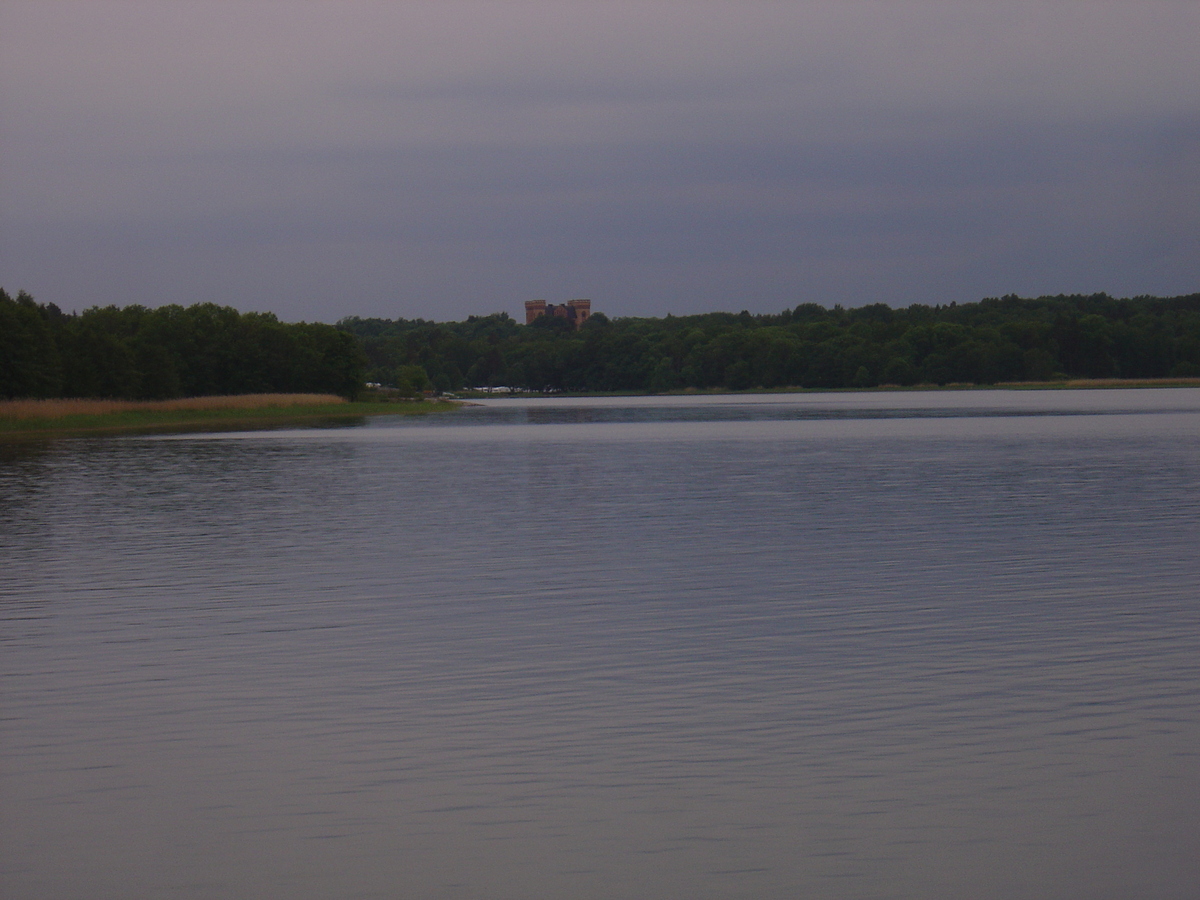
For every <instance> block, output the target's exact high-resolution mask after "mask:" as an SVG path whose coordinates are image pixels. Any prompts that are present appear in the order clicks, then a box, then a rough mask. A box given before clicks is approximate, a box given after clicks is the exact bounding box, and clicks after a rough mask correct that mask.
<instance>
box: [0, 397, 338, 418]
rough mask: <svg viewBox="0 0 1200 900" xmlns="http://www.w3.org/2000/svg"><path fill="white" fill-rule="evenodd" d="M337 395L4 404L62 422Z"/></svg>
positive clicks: (325, 400) (332, 400) (10, 414)
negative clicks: (63, 420)
mask: <svg viewBox="0 0 1200 900" xmlns="http://www.w3.org/2000/svg"><path fill="white" fill-rule="evenodd" d="M345 402H346V400H345V398H344V397H338V396H337V395H336V394H240V395H237V396H233V397H182V398H180V399H178V400H83V399H64V400H0V418H3V419H62V418H66V417H67V416H103V415H111V414H113V413H126V412H188V411H200V410H203V411H220V410H230V411H238V410H250V409H267V408H287V407H293V406H332V405H335V404H342V403H345Z"/></svg>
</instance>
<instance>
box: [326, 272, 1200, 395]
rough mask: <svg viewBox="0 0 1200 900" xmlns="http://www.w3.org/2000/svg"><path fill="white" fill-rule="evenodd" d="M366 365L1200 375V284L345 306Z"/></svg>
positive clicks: (561, 380) (372, 376)
mask: <svg viewBox="0 0 1200 900" xmlns="http://www.w3.org/2000/svg"><path fill="white" fill-rule="evenodd" d="M338 327H339V328H341V329H343V330H344V331H346V332H348V333H350V334H353V335H355V336H356V337H357V338H358V339H359V340H360V341H361V344H362V347H363V350H364V351H365V352H366V355H367V357H368V359H369V365H368V369H367V377H368V379H369V380H371V381H377V382H379V383H381V384H384V385H389V386H398V387H400V388H402V389H404V390H414V389H419V388H421V387H429V386H432V387H433V388H435V389H440V390H451V389H456V388H460V387H474V386H499V385H508V386H511V387H520V388H528V389H533V390H561V391H651V392H661V391H669V390H677V389H681V388H688V387H692V388H701V389H703V388H728V389H733V390H744V389H749V388H777V387H805V388H840V387H876V386H879V385H914V384H938V385H944V384H950V383H972V384H995V383H997V382H1010V381H1051V380H1055V379H1066V378H1166V377H1196V376H1200V294H1192V295H1189V296H1185V297H1173V298H1156V297H1136V298H1133V299H1114V298H1112V297H1109V296H1108V295H1106V294H1094V295H1090V296H1078V295H1077V296H1057V297H1039V298H1037V299H1026V298H1021V297H1016V296H1007V297H1003V298H999V299H986V300H983V301H982V302H979V303H966V304H961V305H960V304H956V303H951V304H950V305H949V306H925V305H920V304H918V305H913V306H910V307H907V308H905V309H892V308H891V307H889V306H886V305H884V304H875V305H872V306H864V307H859V308H855V309H843V308H842V307H840V306H835V307H834V308H833V309H827V308H825V307H823V306H819V305H817V304H812V303H808V304H804V305H802V306H798V307H796V308H795V309H791V310H785V311H784V312H782V313H780V314H778V315H757V316H756V315H751V314H750V313H748V312H742V313H737V314H734V313H708V314H705V315H695V316H678V317H676V316H667V317H666V318H664V319H650V318H623V319H614V320H609V319H608V318H607V317H605V316H604V315H603V314H599V313H598V314H595V315H593V316H592V317H591V318H590V319H589V320H588V321H587V323H586V324H585V325H584V326H583V327H582V328H581V329H579V330H578V331H576V330H574V328H573V327H572V326H571V325H570V324H569V323H568V322H566V321H565V320H563V319H557V318H552V317H542V318H540V319H538V320H536V321H535V322H534V323H533V324H532V325H529V326H525V325H519V324H517V323H516V322H515V321H513V319H512V318H510V317H509V316H508V315H507V314H504V313H500V314H497V315H492V316H472V317H470V318H469V319H467V321H466V322H450V323H436V322H427V321H423V320H419V319H418V320H406V319H396V320H394V321H393V320H388V319H362V318H357V317H353V318H348V319H343V320H342V321H341V322H339V323H338Z"/></svg>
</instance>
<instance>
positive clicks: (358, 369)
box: [0, 289, 365, 400]
mask: <svg viewBox="0 0 1200 900" xmlns="http://www.w3.org/2000/svg"><path fill="white" fill-rule="evenodd" d="M364 362H365V360H364V358H363V355H362V351H361V350H360V348H359V346H358V342H357V341H356V340H355V339H354V337H353V336H351V335H350V334H349V333H347V332H346V331H345V330H343V329H339V328H335V327H334V326H332V325H307V324H293V325H289V324H284V323H283V322H280V321H278V320H277V319H276V318H275V316H273V315H271V314H270V313H239V312H238V311H237V310H236V309H231V308H229V307H222V306H217V305H216V304H214V303H201V304H197V305H195V306H190V307H187V308H184V307H182V306H163V307H159V308H158V309H146V308H145V307H142V306H126V307H124V308H118V307H115V306H109V307H103V308H93V309H89V310H87V311H85V312H83V313H80V314H78V315H68V314H65V313H63V312H61V311H60V310H59V308H58V307H57V306H55V305H54V304H52V303H50V304H39V303H36V302H34V300H33V298H32V297H30V296H29V295H28V294H25V293H24V292H22V293H19V294H18V295H17V296H16V298H15V299H14V298H12V297H10V296H9V295H8V294H7V293H5V292H4V291H3V289H0V397H109V398H129V399H138V400H161V399H169V398H174V397H200V396H210V395H219V394H257V393H334V394H341V395H343V396H346V397H353V396H354V395H356V394H357V393H358V392H359V391H360V390H361V388H362V385H363V380H364V379H363V371H364Z"/></svg>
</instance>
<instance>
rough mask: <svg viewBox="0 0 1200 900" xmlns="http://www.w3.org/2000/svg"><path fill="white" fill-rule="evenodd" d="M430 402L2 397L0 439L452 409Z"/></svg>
mask: <svg viewBox="0 0 1200 900" xmlns="http://www.w3.org/2000/svg"><path fill="white" fill-rule="evenodd" d="M457 405H458V404H455V403H452V402H449V401H433V400H412V401H396V400H379V399H370V400H366V401H362V402H357V403H355V402H349V401H347V400H345V399H344V398H342V397H337V396H334V395H333V394H249V395H242V396H236V397H188V398H185V399H181V400H146V401H137V400H3V401H0V440H5V439H20V438H27V437H46V436H53V435H67V434H101V433H115V432H155V431H243V430H248V429H258V428H277V427H282V426H287V425H314V424H324V423H330V424H336V423H339V422H346V421H352V420H354V419H358V418H362V417H363V416H387V415H414V414H421V413H430V412H438V411H441V410H448V409H454V408H456V407H457Z"/></svg>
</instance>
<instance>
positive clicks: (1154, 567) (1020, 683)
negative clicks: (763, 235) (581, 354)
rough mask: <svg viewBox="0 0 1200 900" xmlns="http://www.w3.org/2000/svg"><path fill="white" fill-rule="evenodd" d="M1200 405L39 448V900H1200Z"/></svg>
mask: <svg viewBox="0 0 1200 900" xmlns="http://www.w3.org/2000/svg"><path fill="white" fill-rule="evenodd" d="M1197 438H1200V392H1197V391H1187V390H1178V391H1154V392H1149V391H1147V392H1128V391H1126V392H1086V393H1070V394H1067V393H1058V392H1055V393H1045V394H1028V393H1027V394H1009V393H1005V392H994V393H992V392H988V394H984V393H982V392H978V393H971V394H945V393H939V394H892V395H879V394H876V395H870V394H852V395H803V396H801V397H793V398H786V397H785V398H778V397H772V398H738V402H737V403H734V404H731V403H730V401H729V399H728V398H698V399H690V400H680V399H677V398H670V399H662V398H654V399H641V400H633V401H631V400H601V401H575V402H574V403H568V402H565V401H563V402H553V403H550V404H545V405H541V406H538V405H536V402H516V403H514V402H510V401H501V402H497V403H491V404H488V405H486V406H483V407H479V408H474V409H470V410H465V411H463V412H462V413H461V414H454V415H451V416H442V417H435V418H431V419H428V420H422V421H418V422H414V421H412V420H376V421H375V422H373V423H371V424H370V425H369V426H367V427H365V428H358V429H342V430H334V431H324V430H323V431H297V432H275V433H260V434H255V435H218V436H203V435H187V436H182V437H178V438H171V439H164V438H124V439H120V438H109V439H95V440H73V441H63V442H58V443H55V444H53V445H51V446H49V447H47V448H44V452H40V453H38V454H32V455H30V456H28V457H22V458H19V459H13V458H7V457H6V458H4V459H3V461H0V523H2V524H3V530H2V531H0V559H2V560H3V563H4V571H5V576H4V578H3V580H2V581H0V604H2V605H0V614H3V615H4V617H5V623H4V628H3V631H2V636H0V640H2V641H3V659H4V680H3V687H4V693H3V698H4V699H3V713H4V724H3V726H2V727H3V731H2V733H0V735H2V738H0V739H2V742H3V743H2V747H3V751H4V759H5V764H4V787H3V800H4V803H3V809H4V812H3V814H2V816H3V818H2V820H0V822H2V832H0V837H2V838H3V839H2V840H0V873H2V874H0V879H2V881H0V888H2V890H0V893H2V894H3V896H5V897H6V898H7V897H12V898H34V897H37V898H43V897H60V898H75V897H79V898H84V897H87V898H103V897H113V898H116V897H121V898H127V897H161V896H171V897H175V896H179V897H198V898H209V897H212V898H217V897H222V898H224V897H288V898H309V897H311V898H325V897H397V896H405V897H439V898H440V897H446V898H450V897H489V898H491V897H498V898H508V897H511V898H525V897H535V896H545V897H559V896H563V897H583V898H588V897H595V898H610V897H630V898H634V897H680V898H684V897H687V898H691V897H714V898H716V897H720V898H725V897H754V898H785V897H786V898H793V897H808V896H812V897H834V898H876V897H880V898H881V897H888V898H892V897H895V898H920V897H931V896H958V897H967V896H969V897H980V898H1010V897H1050V898H1059V897H1061V898H1075V897H1079V898H1083V897H1088V898H1108V897H1111V898H1118V897H1121V898H1123V897H1130V896H1139V897H1141V896H1145V897H1171V898H1175V897H1178V898H1183V897H1190V896H1193V894H1194V885H1195V884H1196V883H1200V863H1198V862H1197V860H1200V838H1198V837H1197V835H1198V834H1200V827H1198V826H1200V759H1198V758H1197V749H1196V748H1197V747H1200V740H1198V739H1200V713H1198V712H1197V710H1198V709H1200V706H1198V702H1197V701H1198V700H1200V608H1198V606H1197V596H1196V585H1197V584H1200V554H1197V553H1196V552H1195V548H1196V546H1197V538H1198V537H1200V499H1198V498H1200V455H1198V454H1197V451H1196V448H1197V446H1198V445H1197Z"/></svg>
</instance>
